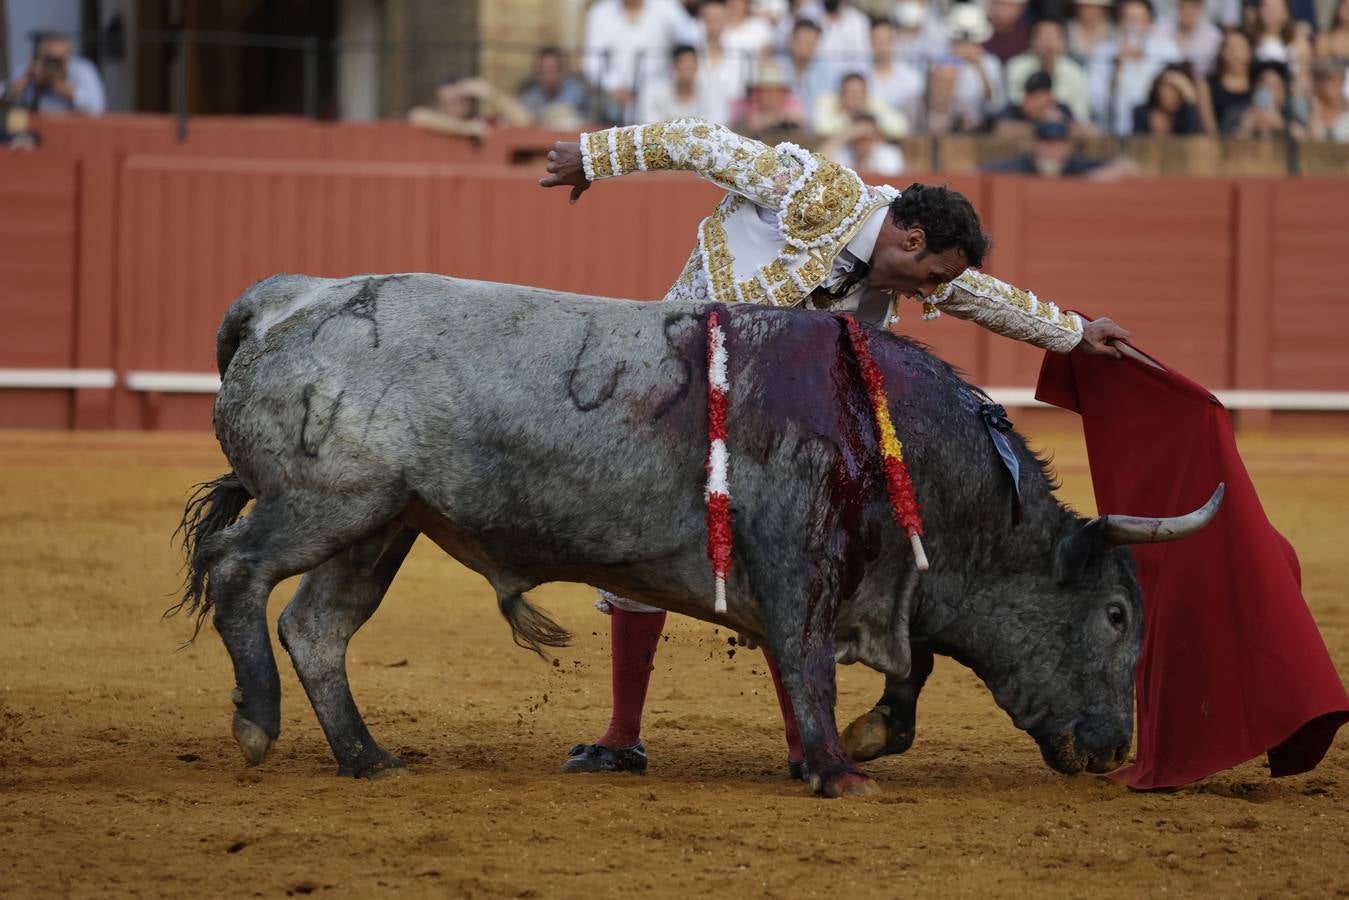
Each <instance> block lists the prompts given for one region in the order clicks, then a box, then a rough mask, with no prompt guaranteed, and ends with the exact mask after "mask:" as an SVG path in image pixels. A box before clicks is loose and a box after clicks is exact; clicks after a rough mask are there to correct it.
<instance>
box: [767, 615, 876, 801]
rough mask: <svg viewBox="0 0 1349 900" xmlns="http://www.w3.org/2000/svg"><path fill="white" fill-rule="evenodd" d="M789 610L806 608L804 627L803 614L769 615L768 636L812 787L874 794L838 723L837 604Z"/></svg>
mask: <svg viewBox="0 0 1349 900" xmlns="http://www.w3.org/2000/svg"><path fill="white" fill-rule="evenodd" d="M786 608H787V609H792V608H794V609H796V610H804V611H806V615H805V622H804V625H802V622H801V617H800V615H799V614H798V615H795V616H793V615H774V614H770V615H769V616H767V617H766V618H767V619H768V621H769V634H768V635H767V640H768V643H769V647H770V649H771V651H772V653H773V656H774V657H775V658H776V659H777V663H778V671H779V672H780V673H781V676H782V684H783V686H784V687H785V688H786V689H787V693H788V694H789V695H790V696H791V700H792V708H793V709H794V710H795V711H796V723H797V727H798V729H799V730H800V733H801V744H802V747H803V749H804V750H805V755H806V766H807V769H808V771H809V772H810V784H811V787H812V788H814V789H815V790H816V791H819V792H821V793H823V794H824V795H825V796H828V797H842V796H844V795H846V794H874V793H876V792H877V790H878V789H877V787H876V785H875V783H874V782H873V781H872V780H871V778H870V777H869V776H868V775H867V774H866V773H864V772H863V771H862V770H861V769H859V768H857V766H855V765H853V763H852V761H851V760H849V759H848V756H847V754H846V753H844V752H843V745H842V744H841V743H840V742H839V737H838V728H837V726H836V725H835V723H834V700H835V696H836V690H835V685H834V620H833V616H832V615H829V614H828V613H827V611H828V610H829V609H831V608H832V604H829V603H825V602H821V601H820V599H819V598H818V597H817V598H813V599H812V600H810V601H807V600H806V599H805V598H802V599H801V601H800V602H799V603H797V604H794V605H793V606H788V607H786ZM812 613H813V614H812Z"/></svg>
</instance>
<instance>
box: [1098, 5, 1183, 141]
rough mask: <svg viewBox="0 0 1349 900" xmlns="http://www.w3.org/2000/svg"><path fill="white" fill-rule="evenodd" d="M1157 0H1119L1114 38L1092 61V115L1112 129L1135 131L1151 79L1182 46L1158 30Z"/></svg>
mask: <svg viewBox="0 0 1349 900" xmlns="http://www.w3.org/2000/svg"><path fill="white" fill-rule="evenodd" d="M1152 9H1153V8H1152V0H1120V4H1119V13H1118V18H1119V22H1118V30H1117V33H1116V35H1115V39H1114V40H1112V41H1111V42H1110V43H1108V44H1105V45H1103V46H1102V47H1099V48H1097V51H1096V55H1095V56H1094V57H1093V58H1092V60H1091V62H1090V63H1089V64H1088V73H1087V74H1088V79H1089V81H1090V84H1091V98H1092V102H1091V107H1092V115H1093V118H1095V119H1096V120H1097V121H1099V122H1100V123H1102V125H1103V126H1104V127H1105V128H1106V129H1107V130H1108V131H1109V132H1110V133H1111V134H1115V135H1119V136H1124V135H1128V134H1132V133H1133V124H1134V108H1135V107H1137V106H1138V105H1139V104H1142V103H1146V102H1147V99H1148V92H1149V91H1150V90H1151V89H1152V82H1153V80H1154V79H1156V77H1157V74H1158V73H1159V72H1161V71H1162V69H1163V67H1165V66H1166V64H1167V63H1172V62H1176V61H1177V60H1179V59H1180V48H1178V47H1177V46H1176V44H1175V42H1174V41H1172V40H1171V39H1170V38H1169V37H1167V36H1166V35H1165V34H1163V33H1162V32H1161V31H1159V30H1158V29H1157V27H1156V23H1155V21H1154V18H1153V12H1152Z"/></svg>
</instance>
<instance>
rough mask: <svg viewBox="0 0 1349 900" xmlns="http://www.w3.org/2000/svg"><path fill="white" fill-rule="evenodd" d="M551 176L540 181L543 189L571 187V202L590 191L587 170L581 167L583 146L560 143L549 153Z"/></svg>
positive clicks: (572, 142)
mask: <svg viewBox="0 0 1349 900" xmlns="http://www.w3.org/2000/svg"><path fill="white" fill-rule="evenodd" d="M547 169H548V172H549V174H548V175H545V176H544V177H542V178H540V179H539V185H540V186H541V187H564V186H567V185H570V186H571V200H570V202H572V203H575V202H576V201H577V200H579V199H581V195H582V194H584V193H585V192H586V191H587V190H589V189H590V181H589V180H588V179H587V178H586V173H585V168H584V167H583V166H582V165H581V145H580V144H578V143H576V142H575V141H558V142H557V143H555V144H553V149H552V150H549V151H548V165H547Z"/></svg>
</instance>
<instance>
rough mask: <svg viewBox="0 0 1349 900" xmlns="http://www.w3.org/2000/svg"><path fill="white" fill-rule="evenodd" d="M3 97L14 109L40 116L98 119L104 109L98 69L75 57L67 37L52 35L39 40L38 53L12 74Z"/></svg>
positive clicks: (85, 60)
mask: <svg viewBox="0 0 1349 900" xmlns="http://www.w3.org/2000/svg"><path fill="white" fill-rule="evenodd" d="M5 95H6V96H7V97H8V98H10V99H11V100H12V102H13V103H14V105H16V106H19V107H22V108H24V109H28V110H31V111H33V112H40V113H72V112H74V113H83V114H84V115H87V116H101V115H103V113H104V111H105V110H106V108H107V100H106V99H105V97H104V93H103V79H102V78H101V77H99V74H98V69H96V68H94V64H93V63H91V62H90V61H89V60H87V59H85V58H84V57H82V56H75V55H74V49H73V46H72V45H71V42H70V38H69V37H68V36H67V35H64V34H61V33H59V32H54V31H52V32H47V33H45V34H43V35H41V36H39V37H38V40H37V52H36V53H34V54H33V58H32V59H30V60H29V61H28V62H27V63H25V64H24V65H22V66H20V67H19V68H17V69H15V70H14V74H13V76H12V77H11V78H10V80H9V85H8V86H7V88H6V90H5Z"/></svg>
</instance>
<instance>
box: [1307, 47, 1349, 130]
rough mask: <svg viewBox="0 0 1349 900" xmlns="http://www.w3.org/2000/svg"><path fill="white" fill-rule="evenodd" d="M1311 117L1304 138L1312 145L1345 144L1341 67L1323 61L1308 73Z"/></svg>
mask: <svg viewBox="0 0 1349 900" xmlns="http://www.w3.org/2000/svg"><path fill="white" fill-rule="evenodd" d="M1312 85H1313V93H1312V113H1311V122H1310V123H1309V125H1308V128H1307V131H1308V135H1307V136H1308V137H1309V138H1310V139H1311V140H1313V141H1338V142H1340V143H1345V142H1349V101H1346V100H1345V93H1344V66H1342V65H1341V64H1339V63H1337V62H1335V61H1334V60H1329V59H1323V60H1320V61H1319V62H1317V63H1316V65H1315V67H1313V69H1312Z"/></svg>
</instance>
